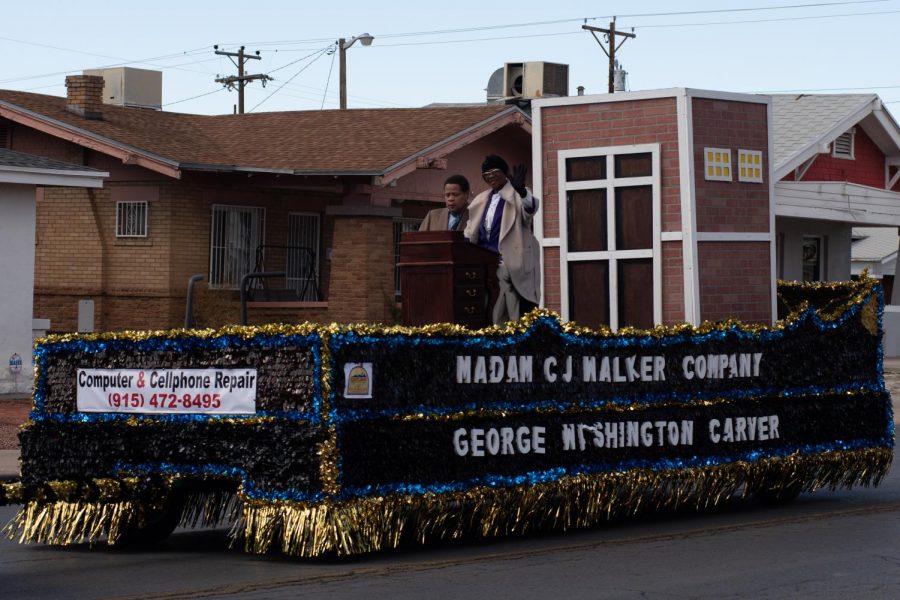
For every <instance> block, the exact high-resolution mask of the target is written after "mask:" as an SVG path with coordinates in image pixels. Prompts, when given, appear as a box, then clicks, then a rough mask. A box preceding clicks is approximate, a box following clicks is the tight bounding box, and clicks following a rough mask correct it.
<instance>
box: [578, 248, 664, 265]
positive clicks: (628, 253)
mask: <svg viewBox="0 0 900 600" xmlns="http://www.w3.org/2000/svg"><path fill="white" fill-rule="evenodd" d="M632 258H653V248H641V249H639V250H591V251H587V252H572V253H570V254H569V262H584V261H591V260H613V259H618V260H629V259H632Z"/></svg>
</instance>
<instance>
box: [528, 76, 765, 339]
mask: <svg viewBox="0 0 900 600" xmlns="http://www.w3.org/2000/svg"><path fill="white" fill-rule="evenodd" d="M532 118H533V126H534V135H533V145H534V150H533V153H534V157H535V175H534V177H535V188H536V190H535V192H536V194H537V195H538V196H540V197H542V198H543V201H544V205H543V206H544V208H543V211H542V212H541V213H540V216H539V222H538V223H537V224H536V227H537V229H536V235H537V236H538V239H539V240H540V242H541V245H542V248H543V275H544V277H543V300H544V304H545V305H546V306H547V307H549V308H552V309H555V310H558V311H560V312H561V313H562V316H563V318H564V319H572V320H575V321H577V322H579V323H581V324H584V325H591V326H596V325H601V324H603V325H608V326H610V327H611V328H613V329H617V328H619V327H622V326H625V325H632V326H639V327H644V328H646V327H652V326H653V325H654V324H658V323H666V324H674V323H680V322H688V323H695V324H696V323H699V322H700V321H702V320H711V321H715V320H720V319H726V318H729V317H737V318H739V319H742V320H744V321H750V322H771V321H772V320H773V319H774V315H775V287H774V269H775V250H776V249H775V217H774V211H773V202H774V192H773V182H772V180H771V178H770V177H769V175H768V174H769V173H770V172H771V160H772V153H771V151H770V149H771V146H772V142H771V123H772V112H771V103H770V100H769V98H768V97H767V96H754V95H748V94H732V93H726V92H710V91H703V90H692V89H669V90H655V91H648V92H627V93H617V94H612V95H598V96H579V97H572V98H554V99H544V100H537V101H535V102H534V104H533V115H532Z"/></svg>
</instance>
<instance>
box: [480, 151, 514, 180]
mask: <svg viewBox="0 0 900 600" xmlns="http://www.w3.org/2000/svg"><path fill="white" fill-rule="evenodd" d="M491 169H500V170H501V171H503V174H504V175H507V176H508V175H509V165H507V164H506V161H505V160H503V159H502V158H500V157H499V156H497V155H496V154H488V155H487V156H485V157H484V162H483V163H481V172H482V173H487V172H488V171H490V170H491Z"/></svg>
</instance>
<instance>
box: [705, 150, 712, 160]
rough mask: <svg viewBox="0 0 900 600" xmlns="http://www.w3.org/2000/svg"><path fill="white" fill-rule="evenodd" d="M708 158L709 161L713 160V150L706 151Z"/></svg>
mask: <svg viewBox="0 0 900 600" xmlns="http://www.w3.org/2000/svg"><path fill="white" fill-rule="evenodd" d="M706 160H708V161H709V162H712V161H713V153H712V152H707V153H706Z"/></svg>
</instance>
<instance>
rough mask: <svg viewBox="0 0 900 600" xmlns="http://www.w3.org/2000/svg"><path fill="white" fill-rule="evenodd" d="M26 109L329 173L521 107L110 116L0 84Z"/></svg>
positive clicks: (195, 157)
mask: <svg viewBox="0 0 900 600" xmlns="http://www.w3.org/2000/svg"><path fill="white" fill-rule="evenodd" d="M0 103H7V104H9V105H14V106H15V107H19V108H23V109H25V110H27V111H30V112H32V113H37V114H38V115H41V116H43V117H49V118H50V119H52V120H54V121H57V122H58V123H59V124H60V125H61V126H63V127H65V128H69V129H70V128H77V129H80V130H81V131H83V132H87V133H88V134H89V135H91V136H100V137H102V138H106V139H107V140H111V141H113V142H115V143H117V144H121V145H127V146H131V147H133V148H136V149H139V150H141V151H145V152H148V153H151V154H154V155H157V156H159V157H162V158H165V159H168V160H170V161H174V162H177V163H179V165H180V166H181V168H187V169H190V168H192V167H193V168H202V167H205V166H209V165H222V166H239V167H249V168H259V169H284V170H290V171H300V172H324V173H381V172H384V170H385V169H387V168H388V167H390V166H392V165H395V164H397V163H398V162H401V161H403V160H405V159H407V158H409V157H410V156H412V155H414V154H416V153H418V152H420V151H422V150H424V149H425V148H428V147H429V146H432V145H434V144H437V143H439V142H442V141H444V140H447V139H448V138H451V137H453V136H454V135H456V134H458V133H459V132H461V131H464V130H467V129H469V128H471V127H474V126H476V125H478V124H479V123H482V122H484V121H485V120H488V119H491V118H493V117H497V116H498V115H500V114H501V113H506V112H511V111H512V112H514V111H517V110H518V109H515V108H512V107H509V106H504V105H482V106H471V107H441V108H388V109H362V110H360V109H353V110H326V111H295V112H271V113H251V114H244V115H218V116H207V115H191V114H184V113H173V112H164V111H153V110H146V109H140V108H125V107H120V106H112V105H104V106H103V120H88V119H83V118H81V117H79V116H77V115H74V114H72V113H70V112H68V111H66V110H65V104H66V100H65V98H60V97H57V96H46V95H43V94H33V93H29V92H17V91H10V90H0Z"/></svg>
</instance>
